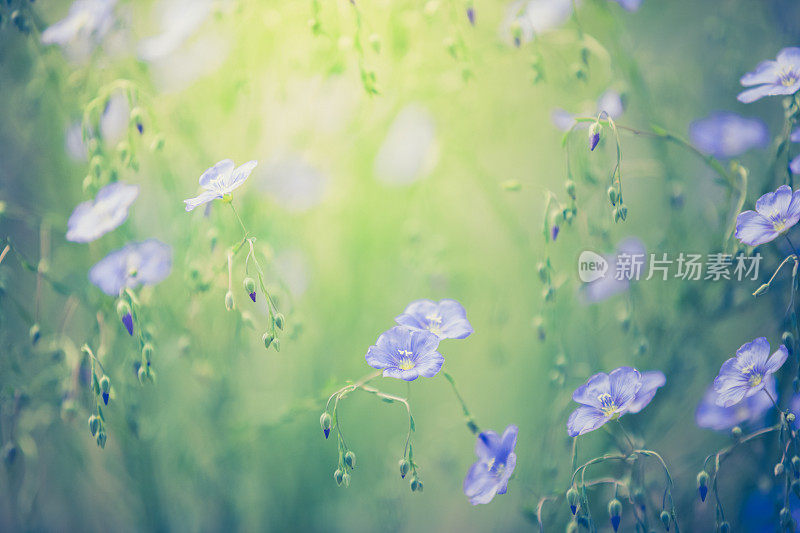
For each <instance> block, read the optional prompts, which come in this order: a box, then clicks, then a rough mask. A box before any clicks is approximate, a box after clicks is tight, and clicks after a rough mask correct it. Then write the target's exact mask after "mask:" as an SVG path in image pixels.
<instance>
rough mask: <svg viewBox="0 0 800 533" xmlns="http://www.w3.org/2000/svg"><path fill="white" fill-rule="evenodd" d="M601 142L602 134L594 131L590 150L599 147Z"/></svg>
mask: <svg viewBox="0 0 800 533" xmlns="http://www.w3.org/2000/svg"><path fill="white" fill-rule="evenodd" d="M599 142H600V134H599V133H592V135H591V137H589V150H590V151H594V149H595V148H597V143H599Z"/></svg>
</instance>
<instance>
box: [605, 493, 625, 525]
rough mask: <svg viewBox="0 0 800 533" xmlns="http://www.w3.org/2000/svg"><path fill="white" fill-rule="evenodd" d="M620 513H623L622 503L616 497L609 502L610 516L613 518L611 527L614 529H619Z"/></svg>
mask: <svg viewBox="0 0 800 533" xmlns="http://www.w3.org/2000/svg"><path fill="white" fill-rule="evenodd" d="M620 513H622V503H620V501H619V500H618V499H616V498H614V499H613V500H611V501H610V502H608V516H609V518H610V519H611V527H613V528H614V531H616V530H617V529H619V522H620V519H621V518H620Z"/></svg>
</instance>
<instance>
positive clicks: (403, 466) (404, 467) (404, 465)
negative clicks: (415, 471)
mask: <svg viewBox="0 0 800 533" xmlns="http://www.w3.org/2000/svg"><path fill="white" fill-rule="evenodd" d="M398 464H399V466H400V477H401V478H405V477H406V474H408V470H409V468H411V464H410V463H409V462H408V460H407V459H400V462H399V463H398Z"/></svg>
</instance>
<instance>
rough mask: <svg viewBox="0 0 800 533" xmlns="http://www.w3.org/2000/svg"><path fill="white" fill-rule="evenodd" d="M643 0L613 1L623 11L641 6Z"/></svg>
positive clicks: (634, 9) (633, 9)
mask: <svg viewBox="0 0 800 533" xmlns="http://www.w3.org/2000/svg"><path fill="white" fill-rule="evenodd" d="M643 1H644V0H614V2H616V3H618V4H619V5H621V6H622V9H624V10H625V11H636V10H637V9H639V8H640V7H641V6H642V2H643Z"/></svg>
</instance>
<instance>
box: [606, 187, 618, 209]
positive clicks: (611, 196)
mask: <svg viewBox="0 0 800 533" xmlns="http://www.w3.org/2000/svg"><path fill="white" fill-rule="evenodd" d="M607 194H608V200H609V201H610V202H611V205H617V190H616V189H615V188H614V187H609V188H608V191H607Z"/></svg>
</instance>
